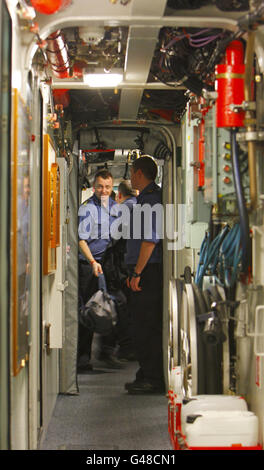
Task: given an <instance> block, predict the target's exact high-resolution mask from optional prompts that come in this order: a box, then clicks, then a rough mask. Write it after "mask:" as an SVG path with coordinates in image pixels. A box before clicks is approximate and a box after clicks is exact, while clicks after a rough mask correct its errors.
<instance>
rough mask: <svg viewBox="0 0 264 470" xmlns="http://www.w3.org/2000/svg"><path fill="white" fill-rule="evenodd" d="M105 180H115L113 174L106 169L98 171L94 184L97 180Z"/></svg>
mask: <svg viewBox="0 0 264 470" xmlns="http://www.w3.org/2000/svg"><path fill="white" fill-rule="evenodd" d="M99 177H101V178H103V179H104V180H106V179H107V178H112V179H113V175H112V173H110V171H109V170H107V169H106V168H102V169H101V170H98V171H97V172H96V173H95V175H94V183H95V181H96V179H97V178H99Z"/></svg>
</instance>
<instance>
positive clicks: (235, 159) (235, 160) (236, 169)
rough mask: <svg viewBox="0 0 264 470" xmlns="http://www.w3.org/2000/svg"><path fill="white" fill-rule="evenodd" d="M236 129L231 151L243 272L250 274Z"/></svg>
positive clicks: (245, 211) (246, 213) (245, 209)
mask: <svg viewBox="0 0 264 470" xmlns="http://www.w3.org/2000/svg"><path fill="white" fill-rule="evenodd" d="M236 133H237V131H236V129H231V153H232V166H233V176H234V186H235V192H236V198H237V205H238V212H239V224H240V231H241V249H242V256H241V262H242V267H241V270H242V273H244V274H248V268H249V266H250V261H251V260H250V252H251V249H250V232H249V217H248V211H247V208H246V203H245V197H244V190H243V185H242V178H241V174H240V162H239V155H238V145H237V141H236Z"/></svg>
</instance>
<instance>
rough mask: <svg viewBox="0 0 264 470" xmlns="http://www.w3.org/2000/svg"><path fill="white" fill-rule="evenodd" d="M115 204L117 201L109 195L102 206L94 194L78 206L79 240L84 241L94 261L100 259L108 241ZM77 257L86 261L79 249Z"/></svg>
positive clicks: (113, 218) (115, 215)
mask: <svg viewBox="0 0 264 470" xmlns="http://www.w3.org/2000/svg"><path fill="white" fill-rule="evenodd" d="M116 206H117V203H116V202H115V201H114V200H113V199H112V198H111V197H109V199H108V205H107V207H104V205H103V204H101V200H100V199H98V197H97V196H96V195H95V194H94V195H93V196H92V197H90V198H89V199H87V200H86V201H85V202H84V203H83V204H81V206H80V208H79V211H78V234H79V240H85V241H86V243H87V244H88V246H89V248H90V250H91V253H92V255H93V257H94V259H96V261H100V260H101V258H102V256H103V254H104V252H105V250H106V248H107V246H108V245H109V243H110V240H111V238H110V227H111V224H112V223H113V221H114V220H115V219H116V217H117V213H116ZM79 259H81V260H86V261H87V259H86V258H85V256H84V255H83V254H82V253H81V251H79Z"/></svg>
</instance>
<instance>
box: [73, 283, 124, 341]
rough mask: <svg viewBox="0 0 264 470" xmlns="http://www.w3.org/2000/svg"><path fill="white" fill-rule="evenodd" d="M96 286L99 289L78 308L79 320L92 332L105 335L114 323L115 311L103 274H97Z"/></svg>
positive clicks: (115, 319) (109, 331) (115, 320)
mask: <svg viewBox="0 0 264 470" xmlns="http://www.w3.org/2000/svg"><path fill="white" fill-rule="evenodd" d="M98 287H99V290H98V291H97V292H96V293H95V294H94V295H93V296H92V297H91V298H90V299H89V300H88V302H87V303H86V304H85V305H84V306H82V307H81V308H80V322H81V323H82V325H83V326H85V327H86V328H88V329H89V330H91V331H93V332H94V333H99V334H100V335H102V336H106V335H108V334H110V333H111V331H112V328H113V326H115V325H116V322H117V312H116V308H115V302H114V300H113V298H112V297H111V295H109V294H108V292H107V289H106V283H105V278H104V275H103V274H99V276H98Z"/></svg>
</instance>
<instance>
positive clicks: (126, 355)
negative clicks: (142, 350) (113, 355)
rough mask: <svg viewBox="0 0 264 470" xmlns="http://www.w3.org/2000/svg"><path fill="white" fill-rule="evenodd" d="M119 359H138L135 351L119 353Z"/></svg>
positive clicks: (123, 360)
mask: <svg viewBox="0 0 264 470" xmlns="http://www.w3.org/2000/svg"><path fill="white" fill-rule="evenodd" d="M118 360H119V361H121V362H129V361H136V356H135V354H134V353H128V354H119V355H118Z"/></svg>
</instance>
